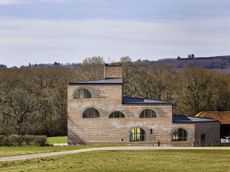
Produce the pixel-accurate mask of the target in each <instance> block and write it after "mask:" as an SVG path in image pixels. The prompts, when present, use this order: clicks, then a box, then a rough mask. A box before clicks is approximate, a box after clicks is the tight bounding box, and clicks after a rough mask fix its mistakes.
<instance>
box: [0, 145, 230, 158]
mask: <svg viewBox="0 0 230 172" xmlns="http://www.w3.org/2000/svg"><path fill="white" fill-rule="evenodd" d="M110 150H127V151H131V150H133V151H139V150H230V147H149V146H126V147H100V148H85V149H78V150H70V151H62V152H50V153H40V154H30V155H19V156H11V157H2V158H0V161H18V160H26V159H32V158H44V157H50V156H58V155H69V154H76V153H82V152H91V151H110Z"/></svg>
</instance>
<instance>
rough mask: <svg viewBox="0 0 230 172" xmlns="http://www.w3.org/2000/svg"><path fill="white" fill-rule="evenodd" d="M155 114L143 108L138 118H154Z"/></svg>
mask: <svg viewBox="0 0 230 172" xmlns="http://www.w3.org/2000/svg"><path fill="white" fill-rule="evenodd" d="M156 116H157V115H156V113H155V112H154V111H153V110H151V109H145V110H143V111H142V112H141V114H140V118H156Z"/></svg>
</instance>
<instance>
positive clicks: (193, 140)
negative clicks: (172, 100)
mask: <svg viewBox="0 0 230 172" xmlns="http://www.w3.org/2000/svg"><path fill="white" fill-rule="evenodd" d="M117 69H118V68H114V69H112V68H110V69H109V72H111V71H113V72H114V70H117ZM119 72H121V71H119V70H118V72H117V74H116V75H119ZM111 73H112V72H111ZM111 73H109V74H108V75H105V76H111V75H112V74H111ZM79 88H85V89H88V90H89V91H90V92H91V94H92V98H90V99H74V98H73V94H74V92H75V90H77V89H79ZM91 107H93V108H96V109H97V110H98V111H99V113H100V118H82V114H83V112H84V111H85V110H86V109H87V108H91ZM145 109H151V110H153V111H155V112H156V115H157V116H156V118H139V115H140V113H141V112H142V111H143V110H145ZM113 111H121V112H123V113H124V115H125V118H109V115H110V114H111V113H112V112H113ZM136 127H138V128H142V129H143V130H144V131H145V134H146V137H145V141H142V142H137V143H138V144H140V143H143V144H152V145H157V144H158V143H160V145H167V146H200V145H219V130H220V129H219V123H218V122H210V123H188V124H187V123H186V124H174V123H172V105H170V104H165V105H159V104H158V105H157V104H156V105H153V104H152V105H127V104H125V105H124V104H122V84H85V85H84V84H76V85H73V84H71V85H69V86H68V144H70V145H73V144H92V143H133V144H135V143H136V142H130V139H129V138H130V132H131V130H132V128H136ZM178 128H183V129H185V130H186V131H187V135H188V137H187V141H177V142H172V133H173V131H174V130H176V129H178ZM150 130H152V134H151V133H150ZM202 134H205V143H203V142H202V143H201V135H202Z"/></svg>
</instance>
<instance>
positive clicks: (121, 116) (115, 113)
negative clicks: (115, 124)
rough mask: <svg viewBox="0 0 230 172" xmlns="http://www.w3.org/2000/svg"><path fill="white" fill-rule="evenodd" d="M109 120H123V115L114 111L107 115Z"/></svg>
mask: <svg viewBox="0 0 230 172" xmlns="http://www.w3.org/2000/svg"><path fill="white" fill-rule="evenodd" d="M109 118H125V115H124V114H123V113H122V112H120V111H114V112H112V113H111V114H110V115H109Z"/></svg>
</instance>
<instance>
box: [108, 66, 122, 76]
mask: <svg viewBox="0 0 230 172" xmlns="http://www.w3.org/2000/svg"><path fill="white" fill-rule="evenodd" d="M104 77H105V78H122V66H121V64H105V66H104Z"/></svg>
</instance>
